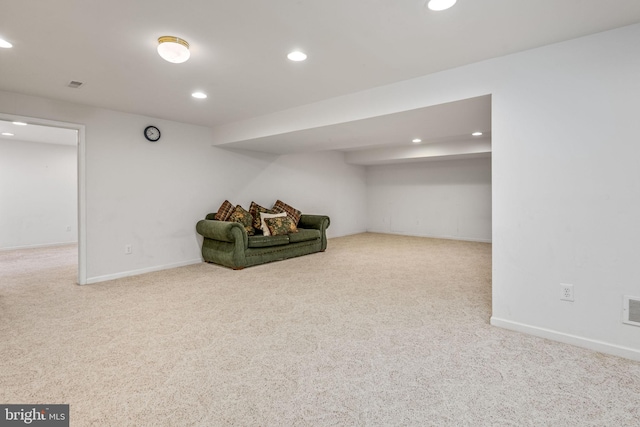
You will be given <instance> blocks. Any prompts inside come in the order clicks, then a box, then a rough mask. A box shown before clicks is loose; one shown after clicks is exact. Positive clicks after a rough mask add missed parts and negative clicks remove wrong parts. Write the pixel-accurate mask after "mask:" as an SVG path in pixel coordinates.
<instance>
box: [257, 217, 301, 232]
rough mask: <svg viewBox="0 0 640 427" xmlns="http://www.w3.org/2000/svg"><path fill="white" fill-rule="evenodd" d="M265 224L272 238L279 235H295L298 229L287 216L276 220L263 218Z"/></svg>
mask: <svg viewBox="0 0 640 427" xmlns="http://www.w3.org/2000/svg"><path fill="white" fill-rule="evenodd" d="M264 222H265V224H267V227H268V228H269V232H270V233H271V235H272V236H279V235H281V234H289V233H297V232H298V228H297V227H296V225H295V224H294V223H293V220H292V219H291V218H289V217H288V216H283V217H277V218H265V219H264Z"/></svg>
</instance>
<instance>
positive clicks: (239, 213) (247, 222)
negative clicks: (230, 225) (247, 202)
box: [228, 205, 255, 236]
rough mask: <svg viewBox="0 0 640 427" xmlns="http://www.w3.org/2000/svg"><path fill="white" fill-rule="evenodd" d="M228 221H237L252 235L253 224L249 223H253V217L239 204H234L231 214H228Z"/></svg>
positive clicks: (253, 231)
mask: <svg viewBox="0 0 640 427" xmlns="http://www.w3.org/2000/svg"><path fill="white" fill-rule="evenodd" d="M228 221H229V222H239V223H240V224H242V225H243V226H244V229H245V230H247V234H248V235H249V236H253V233H255V230H254V229H253V225H251V224H253V218H251V214H249V212H247V211H246V210H244V209H243V208H242V206H240V205H238V206H236V208H235V209H234V210H233V213H232V214H231V216H229V219H228Z"/></svg>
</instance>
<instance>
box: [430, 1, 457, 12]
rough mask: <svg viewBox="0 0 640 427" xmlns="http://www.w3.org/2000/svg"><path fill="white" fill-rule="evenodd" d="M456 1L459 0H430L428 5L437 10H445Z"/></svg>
mask: <svg viewBox="0 0 640 427" xmlns="http://www.w3.org/2000/svg"><path fill="white" fill-rule="evenodd" d="M456 1H457V0H430V1H429V4H427V7H428V8H429V9H431V10H435V11H440V10H445V9H449V8H450V7H451V6H453V5H454V4H456Z"/></svg>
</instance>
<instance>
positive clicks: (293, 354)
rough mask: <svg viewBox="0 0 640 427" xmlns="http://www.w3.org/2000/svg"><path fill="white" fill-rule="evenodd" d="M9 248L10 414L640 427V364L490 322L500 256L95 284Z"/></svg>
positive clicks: (63, 259)
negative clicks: (59, 411) (58, 410)
mask: <svg viewBox="0 0 640 427" xmlns="http://www.w3.org/2000/svg"><path fill="white" fill-rule="evenodd" d="M75 256H76V255H75V248H74V247H59V248H50V249H31V250H21V251H11V252H6V251H5V252H0V403H67V404H70V405H71V425H72V426H638V425H640V364H639V363H637V362H633V361H630V360H625V359H621V358H617V357H613V356H607V355H603V354H599V353H595V352H592V351H588V350H585V349H581V348H577V347H572V346H569V345H564V344H560V343H556V342H552V341H548V340H544V339H540V338H535V337H531V336H527V335H524V334H519V333H516V332H511V331H506V330H502V329H499V328H495V327H492V326H490V325H489V318H490V316H491V245H490V244H485V243H470V242H458V241H448V240H438V239H426V238H416V237H404V236H391V235H381V234H371V233H367V234H360V235H355V236H347V237H341V238H335V239H331V240H330V241H329V247H328V250H327V251H326V252H325V253H319V254H313V255H309V256H305V257H301V258H296V259H291V260H286V261H282V262H277V263H271V264H268V265H264V266H258V267H252V268H248V269H245V270H242V271H232V270H228V269H226V268H222V267H218V266H215V265H210V264H204V263H203V264H198V265H192V266H187V267H182V268H177V269H173V270H166V271H162V272H157V273H150V274H145V275H141V276H137V277H131V278H125V279H120V280H115V281H111V282H105V283H100V284H95V285H89V286H83V287H81V286H77V285H76V284H75V276H76V266H75Z"/></svg>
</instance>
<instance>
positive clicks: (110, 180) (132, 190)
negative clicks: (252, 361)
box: [0, 92, 364, 283]
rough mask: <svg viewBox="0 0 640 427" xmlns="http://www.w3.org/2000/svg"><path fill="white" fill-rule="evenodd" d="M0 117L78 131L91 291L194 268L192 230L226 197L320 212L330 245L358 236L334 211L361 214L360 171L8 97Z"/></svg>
mask: <svg viewBox="0 0 640 427" xmlns="http://www.w3.org/2000/svg"><path fill="white" fill-rule="evenodd" d="M0 113H3V114H14V115H17V116H25V117H36V118H41V119H47V120H53V121H59V122H68V123H79V124H82V125H84V126H85V129H86V132H85V134H86V136H85V139H86V143H85V144H86V147H85V152H86V154H85V159H84V163H85V166H86V218H87V221H86V222H87V236H86V239H87V249H86V252H87V261H86V271H87V282H88V283H94V282H98V281H103V280H108V279H113V278H117V277H122V276H127V275H131V274H138V273H144V272H147V271H154V270H160V269H164V268H171V267H176V266H180V265H186V264H190V263H195V262H200V261H201V256H200V242H201V241H200V238H199V236H198V235H197V233H196V231H195V224H196V222H197V221H198V220H199V219H202V218H203V217H204V216H205V215H206V213H208V212H211V210H214V209H217V207H218V205H219V204H220V203H221V202H222V201H223V200H224V199H226V198H228V199H232V200H236V199H237V200H238V203H245V202H247V201H248V202H250V200H249V199H251V198H254V197H255V198H256V199H258V200H256V201H257V202H260V201H262V202H264V203H267V201H269V200H272V199H274V200H275V198H282V199H283V200H285V201H286V200H288V201H289V202H290V203H291V204H292V205H294V206H296V207H299V208H300V209H301V210H304V211H317V212H319V213H324V212H327V213H328V214H330V215H332V218H331V219H332V226H331V233H333V234H332V235H333V236H336V235H340V234H351V233H356V232H358V231H362V230H363V229H364V226H362V225H360V224H356V223H355V222H354V221H353V220H352V214H351V212H349V211H347V210H346V209H344V208H341V207H340V205H341V203H342V202H345V201H346V200H350V199H354V200H360V202H357V203H356V206H360V207H363V206H364V198H363V197H364V196H363V194H364V169H363V168H362V167H361V166H352V165H346V164H345V163H344V162H343V161H342V162H341V160H340V157H339V156H338V155H333V156H332V155H321V156H316V155H311V154H309V155H303V156H292V157H289V156H283V157H281V158H264V157H262V156H260V155H258V156H256V155H254V154H255V153H246V152H245V153H241V152H233V151H229V150H224V149H220V148H216V147H212V146H211V131H210V129H208V128H204V127H199V126H194V125H189V124H184V123H177V122H172V121H167V120H159V119H153V118H149V117H144V116H139V115H135V114H128V113H123V112H117V111H111V110H105V109H100V108H94V107H90V106H85V105H80V104H73V103H68V102H62V101H56V100H50V99H45V98H40V97H33V96H28V95H22V94H16V93H11V92H0ZM149 124H154V125H156V126H158V127H159V128H160V130H161V131H162V138H161V139H160V141H158V142H157V143H151V142H148V141H147V140H146V139H145V138H144V136H143V134H142V131H143V129H144V128H145V127H146V126H147V125H149ZM316 161H318V163H316ZM258 178H259V179H258ZM310 183H315V185H310ZM340 185H342V189H340V188H339V187H340ZM236 195H239V196H236ZM280 195H282V196H280ZM323 199H324V200H323ZM326 206H328V207H329V208H325V207H326ZM127 245H131V246H132V253H131V254H125V246H127ZM212 268H215V267H213V266H212Z"/></svg>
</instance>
